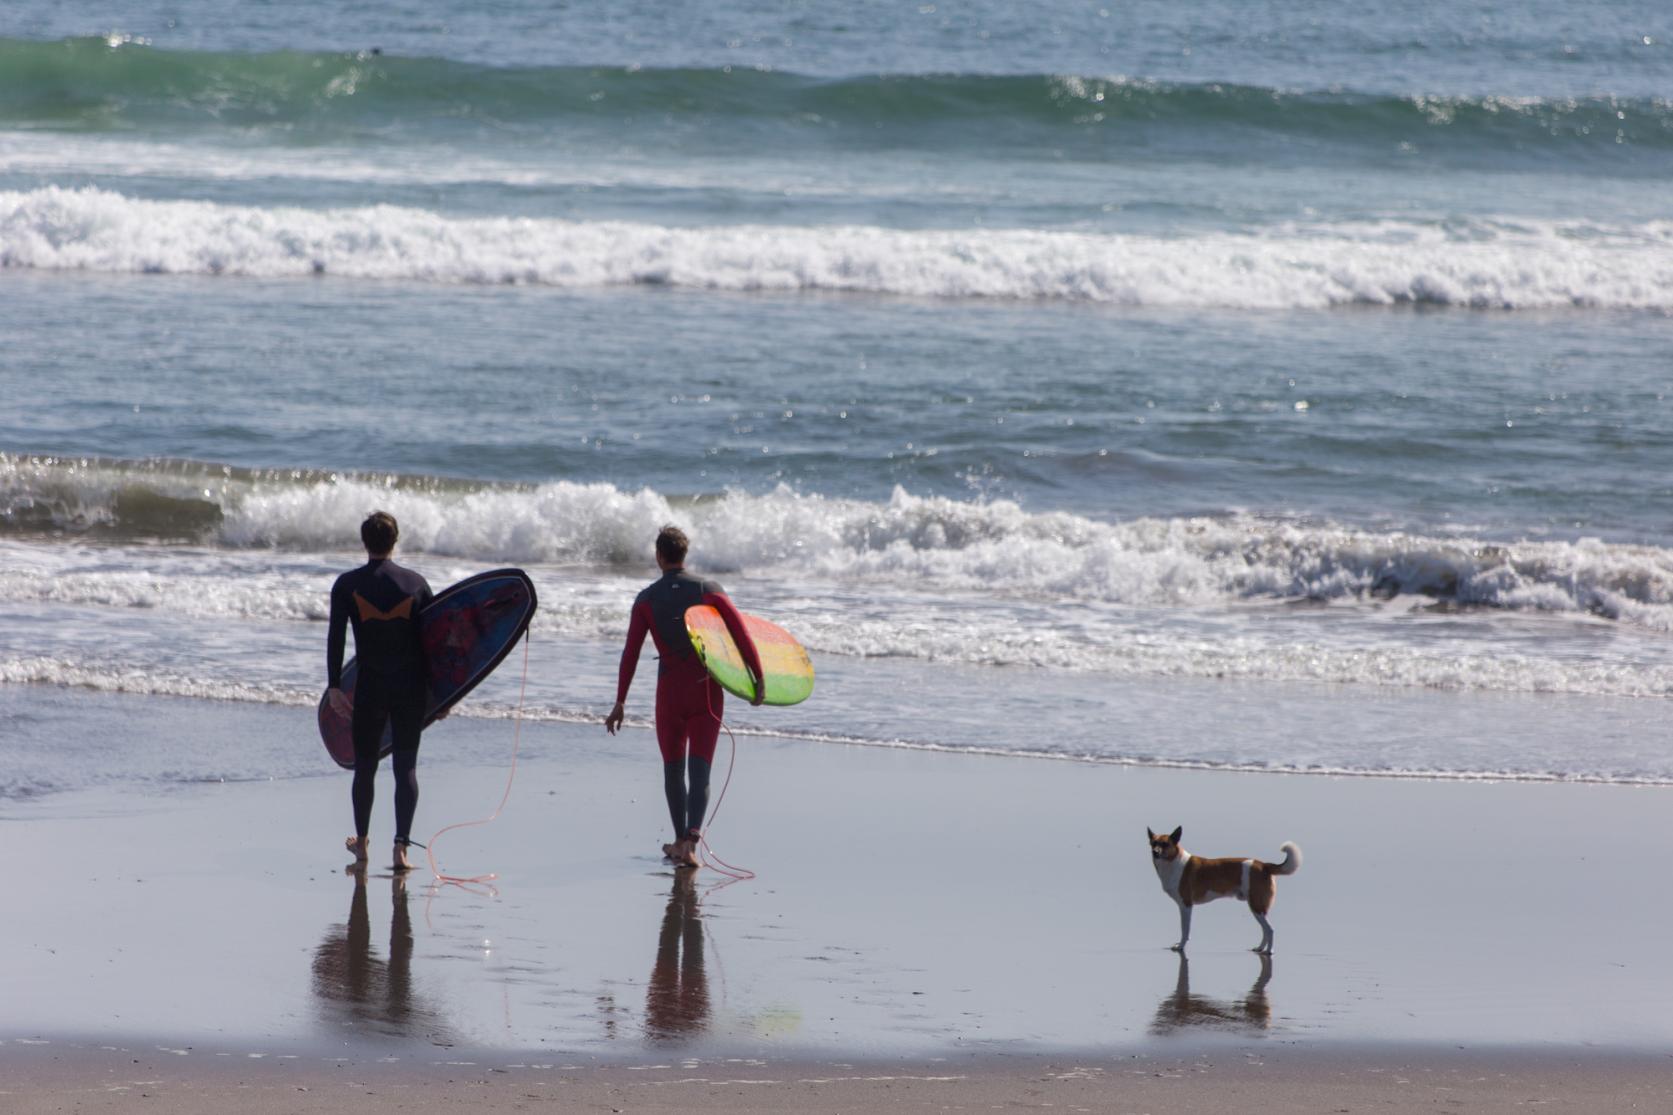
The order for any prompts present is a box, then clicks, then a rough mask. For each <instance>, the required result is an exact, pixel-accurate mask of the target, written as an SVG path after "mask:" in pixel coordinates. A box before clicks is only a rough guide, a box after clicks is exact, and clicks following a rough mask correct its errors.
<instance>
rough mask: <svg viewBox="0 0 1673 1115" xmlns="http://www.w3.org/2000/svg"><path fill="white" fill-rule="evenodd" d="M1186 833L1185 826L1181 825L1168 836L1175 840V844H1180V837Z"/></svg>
mask: <svg viewBox="0 0 1673 1115" xmlns="http://www.w3.org/2000/svg"><path fill="white" fill-rule="evenodd" d="M1184 834H1185V826H1184V825H1180V826H1179V827H1178V828H1176V829H1174V830H1173V833H1172V834H1171V835H1170V836H1169V837H1168V839H1169V840H1171V841H1173V842H1174V843H1175V844H1178V843H1179V838H1180V837H1181V836H1183V835H1184Z"/></svg>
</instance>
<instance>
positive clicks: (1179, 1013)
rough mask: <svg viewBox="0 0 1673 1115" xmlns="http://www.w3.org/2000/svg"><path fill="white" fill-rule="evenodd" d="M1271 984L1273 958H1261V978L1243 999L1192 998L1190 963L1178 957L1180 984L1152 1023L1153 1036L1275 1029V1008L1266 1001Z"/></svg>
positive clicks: (1258, 977)
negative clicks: (1273, 1014) (1273, 1012)
mask: <svg viewBox="0 0 1673 1115" xmlns="http://www.w3.org/2000/svg"><path fill="white" fill-rule="evenodd" d="M1271 981H1272V957H1271V956H1270V955H1269V954H1267V953H1262V954H1261V971H1260V975H1259V976H1257V977H1256V978H1255V985H1254V986H1253V987H1251V988H1250V989H1249V993H1248V994H1247V995H1245V996H1243V998H1241V999H1237V1000H1231V1001H1228V1000H1224V999H1211V998H1209V997H1208V996H1207V995H1193V994H1191V962H1190V961H1189V960H1187V959H1185V954H1184V953H1183V952H1182V953H1180V954H1179V982H1178V983H1177V984H1176V985H1175V987H1174V990H1173V994H1171V995H1169V996H1167V997H1166V998H1165V999H1163V1000H1162V1002H1161V1004H1160V1005H1158V1006H1157V1008H1156V1017H1155V1018H1154V1019H1152V1020H1151V1023H1150V1032H1151V1033H1153V1034H1171V1033H1176V1032H1178V1031H1182V1030H1218V1031H1222V1032H1226V1033H1233V1032H1235V1033H1246V1034H1251V1035H1253V1034H1258V1033H1261V1032H1262V1031H1264V1030H1266V1029H1267V1028H1268V1027H1269V1026H1271V1025H1272V1004H1271V1003H1269V1002H1267V999H1266V985H1267V984H1268V983H1270V982H1271Z"/></svg>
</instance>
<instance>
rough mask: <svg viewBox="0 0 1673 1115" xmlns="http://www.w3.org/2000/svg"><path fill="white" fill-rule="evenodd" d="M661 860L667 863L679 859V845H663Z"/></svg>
mask: <svg viewBox="0 0 1673 1115" xmlns="http://www.w3.org/2000/svg"><path fill="white" fill-rule="evenodd" d="M662 858H663V859H665V860H668V861H669V862H674V861H676V860H678V859H679V858H680V846H679V844H678V843H677V842H676V843H673V844H664V845H663V846H662Z"/></svg>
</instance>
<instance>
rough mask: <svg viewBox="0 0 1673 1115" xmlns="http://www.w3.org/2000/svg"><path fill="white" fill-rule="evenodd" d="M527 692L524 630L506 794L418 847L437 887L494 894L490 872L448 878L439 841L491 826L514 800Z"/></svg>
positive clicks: (526, 659) (526, 644) (527, 661)
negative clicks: (446, 834)
mask: <svg viewBox="0 0 1673 1115" xmlns="http://www.w3.org/2000/svg"><path fill="white" fill-rule="evenodd" d="M528 688H529V632H528V631H527V630H525V631H524V632H523V680H522V681H521V682H519V683H518V686H517V716H516V720H515V723H516V727H515V728H514V729H513V730H512V733H511V770H510V771H509V772H508V773H507V774H506V776H505V793H504V795H503V796H501V798H500V803H499V804H498V805H496V806H495V807H494V811H493V812H492V813H490V814H489V815H488V816H486V817H484V818H482V819H481V820H479V821H460V822H458V823H457V824H452V825H448V826H447V827H446V828H443V829H439V830H438V831H437V832H436V834H435V835H434V836H432V837H430V842H429V843H428V844H419V845H418V846H419V847H420V848H423V849H424V854H425V855H426V856H428V857H429V860H430V873H431V874H432V875H434V876H435V882H436V883H442V884H451V885H453V886H457V887H471V886H483V887H488V888H489V890H490V891H492V890H493V887H492V883H493V881H494V880H495V879H497V878H499V874H498V873H497V872H493V871H490V872H489V873H488V874H486V875H448V874H445V873H443V871H442V869H441V868H440V867H437V866H436V841H437V840H439V839H441V835H442V833H444V832H452V831H453V830H454V829H462V828H470V827H472V826H473V825H486V824H488V823H490V822H492V821H493V820H494V819H495V818H497V817H498V816H499V815H500V812H501V811H502V810H504V809H505V803H506V802H508V801H510V800H511V784H512V783H513V782H514V781H515V780H516V778H517V753H518V750H519V749H520V748H521V746H522V742H523V697H524V695H525V694H527V692H528ZM412 843H414V844H417V843H418V842H417V841H416V840H415V841H412ZM496 893H497V892H496Z"/></svg>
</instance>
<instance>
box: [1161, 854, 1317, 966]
mask: <svg viewBox="0 0 1673 1115" xmlns="http://www.w3.org/2000/svg"><path fill="white" fill-rule="evenodd" d="M1144 831H1145V832H1147V833H1149V834H1150V858H1151V861H1152V863H1153V865H1154V866H1155V868H1156V875H1157V877H1158V878H1160V879H1161V880H1162V889H1163V890H1165V891H1167V892H1168V897H1169V898H1171V899H1173V900H1174V901H1175V902H1177V903H1179V943H1178V944H1177V945H1174V946H1173V950H1174V951H1175V952H1183V951H1184V949H1185V942H1186V941H1187V940H1189V939H1190V937H1191V908H1192V907H1193V906H1201V905H1202V904H1203V903H1204V902H1212V901H1214V900H1215V899H1216V898H1238V899H1242V900H1244V901H1247V902H1248V903H1249V912H1250V913H1251V914H1254V915H1255V920H1256V921H1258V922H1260V923H1261V943H1260V944H1258V945H1256V946H1255V948H1254V951H1255V952H1258V953H1263V954H1265V955H1268V956H1270V955H1271V954H1272V926H1271V924H1270V923H1269V922H1268V921H1267V920H1266V913H1267V911H1268V910H1270V909H1272V898H1273V895H1274V894H1275V893H1276V892H1277V889H1278V888H1277V885H1276V884H1275V883H1273V881H1272V879H1273V876H1275V875H1294V874H1295V872H1296V869H1297V868H1298V867H1300V866H1301V849H1300V848H1298V847H1296V846H1295V845H1294V844H1291V843H1285V844H1284V845H1283V846H1282V847H1280V848H1279V849H1278V850H1279V851H1280V852H1283V853H1284V862H1283V863H1262V862H1261V861H1260V860H1258V859H1237V858H1229V859H1203V858H1202V857H1201V856H1193V855H1192V854H1191V853H1190V852H1187V851H1186V850H1185V849H1184V848H1181V847H1180V846H1179V837H1180V835H1181V834H1182V833H1183V832H1184V831H1185V829H1184V827H1183V826H1181V827H1180V828H1176V829H1174V830H1173V831H1172V832H1170V833H1168V834H1167V835H1166V836H1157V835H1156V834H1155V833H1153V832H1151V831H1150V830H1149V829H1145V830H1144Z"/></svg>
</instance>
